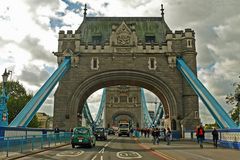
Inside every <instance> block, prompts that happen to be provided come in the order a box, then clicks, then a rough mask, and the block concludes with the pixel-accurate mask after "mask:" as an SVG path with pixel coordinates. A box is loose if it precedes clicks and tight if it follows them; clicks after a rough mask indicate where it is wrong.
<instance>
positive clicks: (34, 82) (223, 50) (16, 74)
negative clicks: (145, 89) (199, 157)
mask: <svg viewBox="0 0 240 160" xmlns="http://www.w3.org/2000/svg"><path fill="white" fill-rule="evenodd" d="M85 3H87V5H88V16H149V17H151V16H153V17H158V16H160V10H159V9H160V6H161V3H162V4H164V8H165V20H166V22H167V24H168V25H169V27H170V28H171V29H172V30H173V31H175V30H184V29H185V28H192V29H193V30H194V31H195V33H196V44H197V52H198V56H197V62H198V64H197V65H198V77H199V79H200V80H201V81H202V82H203V84H204V85H205V86H206V87H207V88H208V89H209V91H210V92H211V93H212V94H213V95H214V96H215V97H216V99H217V100H218V101H219V102H220V103H221V104H222V105H223V106H224V107H225V109H226V110H227V111H228V110H229V109H230V107H231V106H227V105H226V104H225V97H226V95H227V94H229V93H232V92H233V87H232V84H233V82H236V81H239V79H238V76H239V75H240V66H239V64H240V45H239V44H240V27H239V26H240V10H239V6H240V1H237V0H201V1H199V0H114V1H113V0H50V1H49V0H21V1H20V0H7V1H6V0H0V64H1V65H0V73H3V72H4V68H7V69H10V70H12V71H13V74H12V79H14V80H19V81H20V82H21V83H22V84H23V85H24V87H25V88H26V89H27V91H28V92H32V93H36V91H37V90H38V89H39V88H40V86H41V85H42V84H43V83H44V82H45V81H46V80H47V78H48V77H49V76H50V75H51V73H53V71H54V70H55V69H56V67H57V64H56V58H55V56H53V55H52V52H53V51H57V40H58V31H59V30H65V31H66V30H76V29H77V28H78V26H79V25H80V24H81V22H82V20H83V18H82V17H83V6H84V4H85ZM149 94H150V93H149ZM149 94H148V95H149ZM100 97H101V91H98V92H97V93H95V94H94V95H92V96H91V97H90V98H89V100H88V102H89V103H90V105H91V106H92V105H93V104H96V102H98V101H99V99H100ZM148 97H151V96H148ZM151 99H152V100H155V98H154V97H152V98H151ZM90 109H91V110H92V111H94V110H96V109H97V107H91V108H90ZM40 111H43V112H47V113H48V114H50V115H52V114H53V93H52V94H51V95H50V96H49V98H48V99H47V100H46V102H45V103H44V105H43V106H42V108H41V109H40ZM200 116H201V118H202V119H204V120H205V121H204V122H206V123H208V122H212V121H213V120H212V118H211V117H210V116H209V114H208V111H207V110H206V109H205V108H204V107H203V105H202V103H201V104H200Z"/></svg>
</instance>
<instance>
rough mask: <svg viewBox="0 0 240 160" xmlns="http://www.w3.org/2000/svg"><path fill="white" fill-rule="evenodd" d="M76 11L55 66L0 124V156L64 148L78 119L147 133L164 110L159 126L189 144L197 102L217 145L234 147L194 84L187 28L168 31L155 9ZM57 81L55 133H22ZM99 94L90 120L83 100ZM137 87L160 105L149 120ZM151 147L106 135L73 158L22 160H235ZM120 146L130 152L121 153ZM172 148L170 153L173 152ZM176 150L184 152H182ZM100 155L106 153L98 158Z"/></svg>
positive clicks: (211, 103) (64, 152)
mask: <svg viewBox="0 0 240 160" xmlns="http://www.w3.org/2000/svg"><path fill="white" fill-rule="evenodd" d="M84 11H85V12H84V20H83V22H82V23H81V25H80V26H79V28H78V29H77V30H76V31H74V32H73V31H70V30H69V31H67V32H65V31H59V38H58V51H57V52H55V53H54V55H55V56H57V62H58V64H59V67H58V68H57V69H56V71H55V72H54V73H53V74H52V75H51V77H50V78H49V79H48V80H47V81H46V82H45V84H44V85H43V86H42V87H41V88H40V89H39V91H38V92H37V93H36V94H35V95H34V96H33V98H32V99H31V100H30V101H29V102H28V103H27V104H26V106H25V107H24V108H23V110H22V111H21V112H20V113H19V114H18V115H17V116H16V117H15V119H14V120H13V121H12V122H11V123H10V125H9V127H2V126H0V153H6V156H7V157H8V156H9V153H10V152H13V153H15V152H21V153H23V152H24V151H23V150H25V149H26V150H27V148H28V147H29V146H31V147H30V148H31V151H34V149H35V147H36V148H38V149H39V148H40V149H43V148H49V147H50V146H51V145H54V144H55V146H56V145H57V143H58V144H59V145H62V143H68V142H69V139H71V137H72V134H73V133H72V132H68V131H69V130H70V128H74V127H76V126H81V122H82V121H81V118H82V116H81V115H82V114H83V115H84V117H85V118H86V119H87V123H89V124H90V125H92V126H96V125H99V124H100V123H101V118H102V117H104V124H103V125H105V127H111V126H114V125H116V123H118V122H119V121H121V120H127V121H129V122H131V124H132V126H134V127H145V126H147V127H151V126H153V125H156V124H158V123H159V119H160V118H161V117H162V116H163V111H164V119H165V120H164V122H165V125H166V126H167V127H170V128H171V129H172V130H173V131H172V138H173V140H175V139H177V140H179V138H180V137H179V133H181V135H182V137H184V138H185V139H190V140H196V139H195V137H194V136H193V135H195V131H194V130H193V129H195V126H196V125H198V124H199V123H200V119H199V103H198V97H200V98H201V100H202V101H203V103H204V104H205V105H206V107H207V109H208V110H209V112H210V113H211V115H212V116H213V118H214V119H215V120H216V122H217V124H218V126H219V127H220V128H222V130H219V134H220V136H219V137H220V141H219V143H220V146H222V147H228V148H238V149H239V148H240V147H239V146H240V134H239V133H240V132H239V129H237V126H236V124H235V123H234V122H233V121H232V120H231V118H230V117H229V116H228V114H227V113H226V112H225V111H224V109H223V108H222V106H220V105H219V103H218V102H217V101H216V100H215V98H214V97H213V96H212V95H211V94H210V93H209V91H208V90H207V89H206V88H205V87H204V86H203V84H202V83H201V82H200V81H199V79H198V78H197V70H196V55H197V52H196V45H195V33H194V31H193V30H192V29H189V28H187V29H185V30H178V31H172V30H171V29H170V28H169V26H168V25H167V23H166V21H165V19H164V13H163V8H162V9H161V11H162V13H161V15H162V16H161V17H87V16H86V15H87V14H86V11H87V9H86V8H85V9H84ZM200 54H201V53H200ZM57 83H58V84H59V85H58V88H57V90H56V92H55V95H54V98H55V99H54V127H59V128H60V130H58V132H59V133H56V132H55V133H53V132H54V131H53V130H51V129H50V130H49V129H34V128H26V126H27V125H28V124H29V122H30V121H31V119H32V118H33V116H34V115H35V114H36V112H37V111H38V109H39V108H40V107H41V105H42V103H43V102H44V101H45V99H46V98H47V97H48V95H49V93H50V92H51V91H52V89H53V88H54V86H55V85H56V84H57ZM129 86H131V87H129ZM101 88H104V89H103V94H102V99H101V103H100V107H99V110H98V113H97V116H96V118H95V119H93V118H92V115H91V112H90V110H89V106H88V104H87V103H86V100H87V98H88V97H89V96H90V95H91V94H92V93H94V92H95V91H97V90H99V89H101ZM142 88H145V89H147V90H149V91H151V92H153V93H154V94H155V95H156V96H157V97H158V98H159V100H160V102H161V103H160V104H159V106H158V108H157V110H156V113H157V114H156V116H155V117H154V119H151V118H150V116H149V113H148V107H147V105H146V102H147V101H146V99H145V95H144V92H143V89H142ZM2 90H3V93H2V94H3V95H2V99H3V100H2V102H1V108H4V107H5V100H6V96H5V91H4V84H3V89H2ZM1 110H2V109H1ZM104 112H105V113H104ZM1 116H2V115H1ZM7 118H8V117H6V116H4V119H7ZM19 135H20V137H19ZM136 135H137V134H136ZM78 138H82V137H78ZM205 138H206V140H207V141H209V142H210V141H212V139H211V138H212V135H211V131H206V137H205ZM89 139H90V140H93V139H94V138H93V137H90V138H89ZM78 140H79V142H80V141H81V140H82V139H78ZM29 142H30V143H29ZM140 142H142V143H140ZM188 142H189V141H188ZM151 143H152V140H151V139H149V138H139V137H138V138H131V139H129V138H126V139H123V138H122V139H120V138H116V137H110V140H108V142H107V143H104V142H98V143H97V147H96V148H97V149H92V150H89V151H87V150H81V149H79V150H78V151H77V152H75V150H73V149H72V148H70V147H69V145H67V146H65V147H61V148H59V149H58V148H55V150H54V152H56V153H57V154H55V155H54V156H53V152H51V151H46V152H45V153H44V155H43V154H41V153H40V154H37V155H33V156H32V157H31V155H29V156H30V157H31V158H38V157H41V158H43V157H44V158H45V157H47V158H49V157H51V158H52V157H57V158H56V159H59V157H62V158H63V159H64V158H65V157H66V156H68V157H69V156H71V157H77V158H79V157H81V158H83V159H89V158H90V159H92V160H94V159H97V158H100V159H103V156H104V155H106V154H108V155H107V156H105V157H108V158H109V159H116V157H118V158H122V159H130V158H132V157H131V156H134V157H135V158H136V157H138V158H139V159H140V158H141V159H149V155H151V156H153V155H155V157H151V158H150V159H159V158H163V159H194V158H195V159H196V157H197V158H198V159H199V158H200V159H212V158H211V157H214V158H215V157H218V158H217V159H221V158H222V159H229V157H232V158H235V157H237V158H239V152H238V151H232V150H231V151H229V150H225V149H222V150H221V151H219V152H216V151H214V150H210V149H209V148H210V145H207V149H206V150H205V151H204V149H203V150H202V151H197V150H195V149H194V147H195V148H196V145H197V144H195V143H194V142H193V143H191V142H189V143H187V144H186V143H185V142H184V143H182V141H177V142H176V141H175V144H174V145H172V146H173V147H172V146H167V147H166V145H165V144H160V145H159V147H160V149H161V151H160V150H159V147H157V148H156V147H155V146H154V145H152V144H151ZM18 146H20V147H19V148H20V149H17V148H18ZM23 146H24V147H23ZM99 148H101V150H100V151H99ZM109 148H111V150H108V149H109ZM126 148H128V149H130V150H129V151H126ZM172 148H173V149H174V151H175V150H177V152H174V153H173V152H172ZM178 148H184V151H183V150H179V149H178ZM168 149H169V150H168ZM193 149H194V150H193ZM105 150H108V152H106V153H105V154H104V151H105ZM122 150H124V151H122ZM132 150H134V151H132ZM135 151H139V153H138V152H135ZM162 151H164V153H163V152H162ZM206 151H207V153H209V154H208V155H206V154H205V153H206ZM28 152H29V151H27V153H28ZM84 152H87V153H86V154H84ZM115 152H116V153H115ZM149 152H151V154H149ZM112 153H114V154H112ZM176 153H177V154H176ZM21 156H22V155H21ZM156 156H157V157H156ZM0 158H2V155H1V154H0ZM15 158H16V157H15ZM60 159H61V158H60Z"/></svg>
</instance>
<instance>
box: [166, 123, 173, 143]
mask: <svg viewBox="0 0 240 160" xmlns="http://www.w3.org/2000/svg"><path fill="white" fill-rule="evenodd" d="M171 134H172V132H171V130H170V128H169V127H168V128H167V132H166V141H167V145H170V137H171Z"/></svg>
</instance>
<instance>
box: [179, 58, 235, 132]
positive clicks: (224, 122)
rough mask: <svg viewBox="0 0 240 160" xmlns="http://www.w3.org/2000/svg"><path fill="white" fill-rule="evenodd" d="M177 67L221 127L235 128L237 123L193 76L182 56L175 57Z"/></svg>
mask: <svg viewBox="0 0 240 160" xmlns="http://www.w3.org/2000/svg"><path fill="white" fill-rule="evenodd" d="M176 63H177V68H178V70H179V71H180V72H181V73H182V75H183V76H184V78H185V79H186V80H187V82H188V83H189V84H190V86H191V87H192V88H193V90H194V91H195V92H196V94H197V95H198V96H199V97H200V98H201V100H202V101H203V103H204V104H205V106H206V107H207V109H208V111H209V112H210V113H211V115H212V116H213V118H214V119H215V120H216V122H217V124H218V125H219V127H221V128H237V125H236V124H235V123H234V122H233V120H232V119H231V118H230V117H229V115H228V114H227V113H226V112H225V110H224V109H223V108H222V106H221V105H220V104H219V103H218V102H217V100H216V99H215V98H214V97H213V96H212V95H211V94H210V92H209V91H208V90H207V89H206V88H205V87H204V85H203V84H202V83H201V82H200V80H199V79H198V78H197V77H196V76H195V74H194V73H193V72H192V71H191V69H190V68H189V67H188V66H187V65H186V63H185V62H184V60H183V59H182V58H177V61H176Z"/></svg>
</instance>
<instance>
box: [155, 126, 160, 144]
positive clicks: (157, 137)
mask: <svg viewBox="0 0 240 160" xmlns="http://www.w3.org/2000/svg"><path fill="white" fill-rule="evenodd" d="M156 140H157V144H159V142H160V129H159V128H157V129H156Z"/></svg>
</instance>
